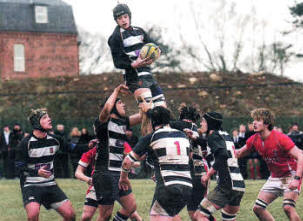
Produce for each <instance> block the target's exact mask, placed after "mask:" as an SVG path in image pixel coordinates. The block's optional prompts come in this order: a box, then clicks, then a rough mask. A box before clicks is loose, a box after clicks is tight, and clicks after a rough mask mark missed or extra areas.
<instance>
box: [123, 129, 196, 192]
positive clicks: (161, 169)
mask: <svg viewBox="0 0 303 221" xmlns="http://www.w3.org/2000/svg"><path fill="white" fill-rule="evenodd" d="M189 148H190V143H189V140H188V138H187V137H186V135H185V134H184V133H183V132H181V131H179V130H176V129H173V128H170V127H163V128H160V129H158V130H156V131H155V132H153V133H151V134H149V135H147V136H144V137H141V138H140V139H139V142H138V143H137V144H136V146H135V147H134V148H133V152H134V153H136V154H138V155H139V156H142V155H144V154H145V153H146V152H147V153H148V154H149V155H150V156H153V157H154V167H155V176H156V180H157V183H159V184H160V183H162V184H164V185H165V186H169V185H174V184H179V185H185V186H189V187H192V181H191V175H190V167H189V151H190V149H189ZM128 157H129V159H131V160H132V161H135V160H137V159H136V158H135V157H134V155H133V154H132V152H131V153H130V154H129V156H128Z"/></svg>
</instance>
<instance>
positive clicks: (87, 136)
mask: <svg viewBox="0 0 303 221" xmlns="http://www.w3.org/2000/svg"><path fill="white" fill-rule="evenodd" d="M92 139H93V136H91V135H90V134H89V133H88V130H87V129H86V128H82V130H81V136H80V139H79V144H87V145H88V143H89V141H90V140H92ZM85 152H86V151H84V152H83V153H85ZM81 156H82V154H81Z"/></svg>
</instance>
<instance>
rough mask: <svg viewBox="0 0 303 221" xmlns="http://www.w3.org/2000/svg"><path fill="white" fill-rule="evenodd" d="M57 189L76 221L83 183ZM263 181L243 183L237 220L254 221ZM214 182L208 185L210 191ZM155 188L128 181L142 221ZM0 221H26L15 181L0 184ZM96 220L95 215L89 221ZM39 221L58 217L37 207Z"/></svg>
mask: <svg viewBox="0 0 303 221" xmlns="http://www.w3.org/2000/svg"><path fill="white" fill-rule="evenodd" d="M57 182H58V184H59V185H60V187H61V188H62V189H63V191H64V192H65V193H66V194H67V196H68V197H69V198H70V200H71V202H72V203H73V206H74V208H75V210H76V213H77V220H80V216H81V212H82V207H83V202H84V197H85V192H86V189H87V186H86V184H85V183H83V182H80V181H78V180H75V179H58V180H57ZM264 182H265V181H264V180H258V181H251V180H249V181H246V186H247V189H246V193H245V195H244V199H243V200H242V203H241V209H240V213H239V215H238V220H240V221H241V220H245V221H249V220H257V219H256V217H255V215H254V213H253V212H252V207H253V205H254V202H255V199H256V197H257V194H258V191H259V189H260V188H261V187H262V185H263V183H264ZM214 184H215V182H214V181H213V182H212V187H213V186H214ZM154 187H155V184H154V183H153V182H152V181H151V180H132V188H133V191H134V193H135V196H136V200H137V207H138V212H139V213H140V214H141V216H142V217H143V218H144V219H145V220H149V219H148V213H149V207H150V204H151V200H152V196H153V192H154ZM0 193H1V197H0V199H1V202H0V214H1V215H0V221H10V220H18V221H19V220H26V214H25V210H24V209H23V205H22V198H21V193H20V188H19V180H0ZM281 205H282V198H279V199H277V200H276V201H275V202H274V203H273V204H272V205H270V206H269V210H270V212H271V213H272V214H273V216H274V217H275V219H276V221H284V220H288V219H287V217H286V216H285V214H284V212H283V211H282V207H281ZM119 207H120V206H119V205H118V204H117V205H116V206H115V211H116V210H117V209H119ZM297 209H298V213H299V214H301V215H302V217H303V200H302V199H299V201H298V202H297ZM180 215H181V217H182V220H189V218H188V216H187V211H186V209H183V210H182V212H181V214H180ZM215 216H216V218H218V220H221V218H220V213H219V212H216V213H215ZM95 219H96V215H95V217H94V219H93V220H95ZM40 220H42V221H48V220H55V221H56V220H61V218H60V216H59V215H58V214H57V213H56V212H55V211H53V210H50V211H47V210H45V209H44V208H43V207H41V214H40Z"/></svg>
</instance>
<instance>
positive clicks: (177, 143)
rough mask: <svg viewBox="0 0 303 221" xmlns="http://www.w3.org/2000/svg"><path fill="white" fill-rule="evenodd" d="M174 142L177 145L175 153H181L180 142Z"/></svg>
mask: <svg viewBox="0 0 303 221" xmlns="http://www.w3.org/2000/svg"><path fill="white" fill-rule="evenodd" d="M174 144H175V145H176V147H177V155H181V148H180V143H179V141H175V142H174Z"/></svg>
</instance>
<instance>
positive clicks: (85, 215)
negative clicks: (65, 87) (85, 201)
mask: <svg viewBox="0 0 303 221" xmlns="http://www.w3.org/2000/svg"><path fill="white" fill-rule="evenodd" d="M92 215H93V214H90V213H89V214H88V213H82V217H81V221H90V220H91V218H92V217H93V216H92Z"/></svg>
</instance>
